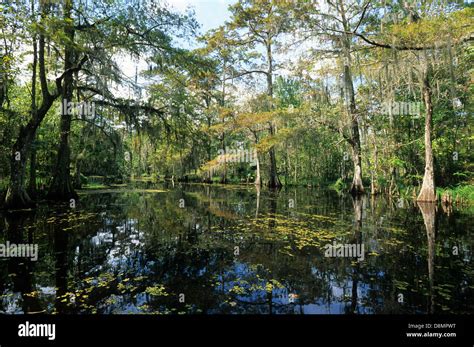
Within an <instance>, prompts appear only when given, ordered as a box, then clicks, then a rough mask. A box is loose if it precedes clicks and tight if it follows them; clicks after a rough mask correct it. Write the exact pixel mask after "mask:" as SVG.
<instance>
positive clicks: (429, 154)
mask: <svg viewBox="0 0 474 347" xmlns="http://www.w3.org/2000/svg"><path fill="white" fill-rule="evenodd" d="M428 70H429V69H428V67H427V68H426V69H425V72H424V73H423V77H422V78H423V81H422V83H423V89H422V90H423V101H424V104H425V109H426V114H425V174H424V176H423V184H422V186H421V190H420V194H419V195H418V198H417V201H424V202H435V201H436V191H435V183H434V171H433V148H432V147H431V131H432V122H433V104H432V101H431V87H430V82H429V73H428Z"/></svg>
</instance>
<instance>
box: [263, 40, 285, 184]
mask: <svg viewBox="0 0 474 347" xmlns="http://www.w3.org/2000/svg"><path fill="white" fill-rule="evenodd" d="M267 64H268V69H267V73H266V75H267V92H268V96H269V97H270V99H271V100H273V56H272V43H271V38H268V39H267ZM269 131H270V136H273V135H275V126H274V124H273V120H272V121H270V126H269ZM269 154H270V172H269V179H268V184H267V185H268V187H269V188H279V187H281V182H280V179H279V178H278V172H277V162H276V154H275V147H274V146H272V147H271V148H270V150H269Z"/></svg>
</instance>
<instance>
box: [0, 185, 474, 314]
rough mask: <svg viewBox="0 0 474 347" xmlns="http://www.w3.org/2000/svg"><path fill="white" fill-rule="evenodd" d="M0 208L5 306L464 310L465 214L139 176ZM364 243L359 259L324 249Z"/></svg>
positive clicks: (0, 287)
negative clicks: (62, 201)
mask: <svg viewBox="0 0 474 347" xmlns="http://www.w3.org/2000/svg"><path fill="white" fill-rule="evenodd" d="M80 196H81V199H80V201H79V202H78V204H77V206H76V208H75V209H72V208H70V207H69V206H61V205H51V204H50V205H48V204H46V203H44V204H41V205H40V206H39V208H38V209H37V210H36V211H30V212H15V213H6V212H2V213H0V243H5V242H6V241H10V242H12V243H13V242H16V243H38V244H39V258H38V261H36V262H35V261H31V260H28V259H24V258H23V259H22V258H0V312H2V313H10V314H13V313H26V312H29V313H34V312H46V313H101V314H110V313H132V314H135V313H136V314H139V313H157V314H170V313H171V314H173V313H205V314H215V313H224V314H230V313H247V314H259V313H261V314H268V313H273V314H289V313H291V314H347V313H360V314H378V313H474V295H473V294H474V266H473V265H474V263H473V246H474V234H473V231H472V227H471V226H472V225H473V224H474V223H473V222H474V213H473V212H472V210H468V209H464V210H462V209H461V210H456V209H455V210H453V211H449V213H447V212H446V211H443V209H442V208H441V207H438V208H437V209H436V210H435V208H434V207H433V206H432V205H421V206H418V205H413V203H411V202H407V201H405V202H404V203H403V204H402V203H400V201H391V202H390V201H387V200H386V199H384V198H382V197H378V198H376V199H371V198H370V197H364V198H362V199H357V200H354V199H352V198H351V197H349V196H338V195H337V194H336V193H334V192H329V191H318V190H314V189H307V188H297V189H296V188H295V189H291V188H289V189H284V190H282V191H279V192H274V191H268V190H265V189H262V190H261V191H257V190H256V189H255V188H254V187H253V186H252V187H242V186H206V185H182V186H179V185H177V186H175V187H172V186H168V185H158V186H157V185H149V184H148V185H141V186H139V187H136V186H135V187H128V188H124V187H122V188H117V189H111V190H103V191H83V192H82V193H81V195H80ZM334 243H337V244H360V245H364V251H365V252H364V259H363V260H362V261H358V260H357V259H356V258H350V257H349V258H347V257H346V258H341V257H325V248H324V246H325V245H327V244H334Z"/></svg>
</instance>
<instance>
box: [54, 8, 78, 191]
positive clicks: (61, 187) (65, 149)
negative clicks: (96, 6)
mask: <svg viewBox="0 0 474 347" xmlns="http://www.w3.org/2000/svg"><path fill="white" fill-rule="evenodd" d="M71 12H72V0H66V1H65V5H64V20H65V23H66V25H67V27H66V28H65V33H66V36H67V37H68V39H69V42H68V43H66V47H65V53H64V71H67V70H69V69H71V68H72V67H73V66H74V60H75V54H74V49H73V47H71V43H72V42H74V28H73V27H72V25H71V24H69V23H71V22H72V19H71ZM73 81H74V78H73V75H72V74H69V75H67V76H65V78H64V85H63V90H62V100H61V102H62V103H63V104H62V107H61V110H62V112H61V113H62V114H61V122H60V131H61V134H60V143H59V148H58V156H57V163H56V168H55V170H54V174H53V181H52V183H51V187H50V189H49V192H48V197H49V198H52V199H57V200H69V199H71V198H75V199H76V198H77V197H78V196H77V194H76V192H75V191H74V187H73V184H72V179H71V172H70V171H71V169H70V167H71V150H70V147H69V135H70V132H71V120H72V115H71V114H70V112H68V111H70V110H69V108H68V105H69V103H71V102H72V95H73V88H74V86H73Z"/></svg>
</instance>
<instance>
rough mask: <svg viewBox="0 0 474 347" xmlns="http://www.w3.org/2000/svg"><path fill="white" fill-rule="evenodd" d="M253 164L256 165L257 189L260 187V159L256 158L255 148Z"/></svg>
mask: <svg viewBox="0 0 474 347" xmlns="http://www.w3.org/2000/svg"><path fill="white" fill-rule="evenodd" d="M255 164H256V166H257V168H256V170H255V185H256V186H258V188H257V189H260V185H261V184H262V179H261V178H260V159H258V152H257V150H256V149H255Z"/></svg>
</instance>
